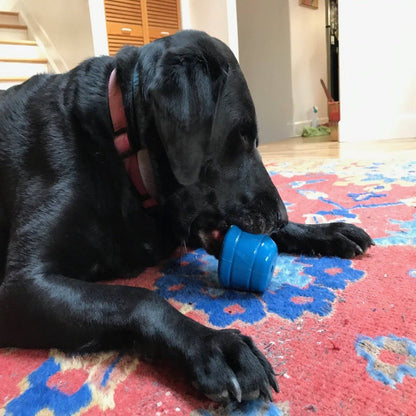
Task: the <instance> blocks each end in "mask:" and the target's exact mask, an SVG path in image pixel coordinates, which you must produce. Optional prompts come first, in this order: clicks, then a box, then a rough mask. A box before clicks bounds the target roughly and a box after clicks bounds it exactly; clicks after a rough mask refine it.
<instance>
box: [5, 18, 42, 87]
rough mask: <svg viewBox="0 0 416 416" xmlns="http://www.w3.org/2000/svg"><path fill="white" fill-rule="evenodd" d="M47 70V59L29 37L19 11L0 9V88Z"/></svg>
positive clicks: (18, 82)
mask: <svg viewBox="0 0 416 416" xmlns="http://www.w3.org/2000/svg"><path fill="white" fill-rule="evenodd" d="M47 71H48V61H47V59H46V58H44V57H43V56H42V54H41V51H40V49H39V46H38V45H37V44H36V42H35V41H33V40H30V39H29V34H28V31H27V27H26V26H25V25H22V24H21V23H20V21H19V13H16V12H2V11H0V90H4V89H7V88H9V87H11V86H13V85H17V84H20V83H22V82H23V81H25V80H26V79H28V78H30V77H31V76H32V75H35V74H39V73H44V72H47Z"/></svg>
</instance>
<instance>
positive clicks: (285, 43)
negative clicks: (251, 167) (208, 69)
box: [237, 0, 293, 143]
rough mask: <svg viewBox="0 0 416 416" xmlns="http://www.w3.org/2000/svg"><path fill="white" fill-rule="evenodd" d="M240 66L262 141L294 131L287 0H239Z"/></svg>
mask: <svg viewBox="0 0 416 416" xmlns="http://www.w3.org/2000/svg"><path fill="white" fill-rule="evenodd" d="M237 18H238V37H239V53H240V65H241V68H242V70H243V72H244V75H245V77H246V79H247V83H248V86H249V88H250V91H251V95H252V97H253V101H254V104H255V107H256V113H257V121H258V127H259V139H260V143H267V142H270V141H273V140H276V139H283V138H287V137H290V136H291V134H292V127H291V122H292V116H293V102H292V76H291V68H290V67H291V58H290V21H289V5H288V2H287V1H275V0H257V1H255V2H253V1H252V0H237Z"/></svg>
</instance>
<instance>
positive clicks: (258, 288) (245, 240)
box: [218, 225, 277, 292]
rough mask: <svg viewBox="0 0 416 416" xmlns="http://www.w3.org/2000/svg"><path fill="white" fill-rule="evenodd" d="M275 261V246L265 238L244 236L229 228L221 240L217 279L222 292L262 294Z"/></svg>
mask: <svg viewBox="0 0 416 416" xmlns="http://www.w3.org/2000/svg"><path fill="white" fill-rule="evenodd" d="M276 260H277V246H276V244H275V242H274V241H273V240H272V239H271V238H270V237H269V236H268V235H263V234H250V233H246V232H244V231H242V230H240V228H238V227H237V226H236V225H232V226H231V228H230V229H229V230H228V231H227V234H226V235H225V238H224V242H223V246H222V252H221V255H220V259H219V263H218V276H219V279H220V282H221V284H222V285H223V286H224V287H226V288H230V289H237V290H246V291H252V292H264V291H265V290H266V289H267V287H268V286H269V284H270V280H271V278H272V276H273V271H274V269H275V267H276Z"/></svg>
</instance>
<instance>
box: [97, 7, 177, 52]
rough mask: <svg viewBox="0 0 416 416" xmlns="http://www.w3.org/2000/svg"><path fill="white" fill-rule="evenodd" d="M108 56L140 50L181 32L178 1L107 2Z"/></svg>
mask: <svg viewBox="0 0 416 416" xmlns="http://www.w3.org/2000/svg"><path fill="white" fill-rule="evenodd" d="M104 7H105V20H106V25H107V38H108V52H109V54H110V55H115V54H116V53H117V51H118V50H119V49H120V48H121V47H123V46H124V45H134V46H141V45H144V44H146V43H149V42H151V41H153V40H155V39H158V38H161V37H164V36H168V35H172V34H173V33H175V32H177V31H178V30H180V28H181V19H180V5H179V0H104Z"/></svg>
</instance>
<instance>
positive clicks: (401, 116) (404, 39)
mask: <svg viewBox="0 0 416 416" xmlns="http://www.w3.org/2000/svg"><path fill="white" fill-rule="evenodd" d="M415 18H416V1H415V0H396V1H394V2H392V1H391V0H360V1H359V2H358V1H340V2H339V30H340V33H339V44H340V57H339V59H340V102H341V122H340V125H339V135H340V141H361V140H378V139H394V138H408V137H416V52H415V51H416V46H415V41H416V24H415Z"/></svg>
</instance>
